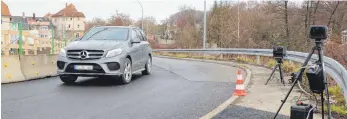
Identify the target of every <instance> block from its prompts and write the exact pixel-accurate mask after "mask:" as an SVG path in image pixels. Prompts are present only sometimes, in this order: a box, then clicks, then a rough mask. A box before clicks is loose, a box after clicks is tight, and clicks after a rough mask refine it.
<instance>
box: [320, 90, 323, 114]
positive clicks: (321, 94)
mask: <svg viewBox="0 0 347 119" xmlns="http://www.w3.org/2000/svg"><path fill="white" fill-rule="evenodd" d="M320 98H321V101H322V119H324V96H323V92H321V93H320Z"/></svg>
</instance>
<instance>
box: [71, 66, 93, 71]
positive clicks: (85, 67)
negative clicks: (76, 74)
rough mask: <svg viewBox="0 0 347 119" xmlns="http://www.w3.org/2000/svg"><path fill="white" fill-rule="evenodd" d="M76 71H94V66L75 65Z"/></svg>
mask: <svg viewBox="0 0 347 119" xmlns="http://www.w3.org/2000/svg"><path fill="white" fill-rule="evenodd" d="M75 70H93V65H75Z"/></svg>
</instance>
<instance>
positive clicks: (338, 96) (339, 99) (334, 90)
mask: <svg viewBox="0 0 347 119" xmlns="http://www.w3.org/2000/svg"><path fill="white" fill-rule="evenodd" d="M328 91H329V94H330V95H332V96H333V99H334V100H335V101H336V103H337V104H342V105H343V104H344V102H345V99H344V96H343V94H342V90H341V88H340V87H339V86H330V87H329V89H328Z"/></svg>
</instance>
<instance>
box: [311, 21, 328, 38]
mask: <svg viewBox="0 0 347 119" xmlns="http://www.w3.org/2000/svg"><path fill="white" fill-rule="evenodd" d="M327 37H328V27H327V26H322V25H313V26H311V30H310V38H312V39H315V40H323V39H326V38H327Z"/></svg>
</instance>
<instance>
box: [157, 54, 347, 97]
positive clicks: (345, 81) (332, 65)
mask: <svg viewBox="0 0 347 119" xmlns="http://www.w3.org/2000/svg"><path fill="white" fill-rule="evenodd" d="M153 52H178V53H213V54H216V53H217V54H239V55H251V56H256V57H257V61H256V62H257V64H259V62H260V56H268V57H271V56H272V55H273V54H272V49H242V48H228V49H156V50H153ZM308 55H309V54H308V53H302V52H295V51H288V52H287V57H286V58H285V59H287V60H290V61H295V62H299V63H303V62H304V61H305V60H306V58H307V57H308ZM317 60H318V56H317V55H315V54H314V55H312V58H311V59H310V62H315V61H317ZM324 63H325V68H326V72H327V73H328V74H329V75H330V76H331V77H332V78H333V79H334V80H335V82H336V83H337V84H338V85H339V87H341V89H342V92H343V94H344V98H345V102H347V70H346V69H345V68H344V67H343V66H342V65H341V64H340V63H338V62H337V61H336V60H334V59H332V58H329V57H326V56H324Z"/></svg>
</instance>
